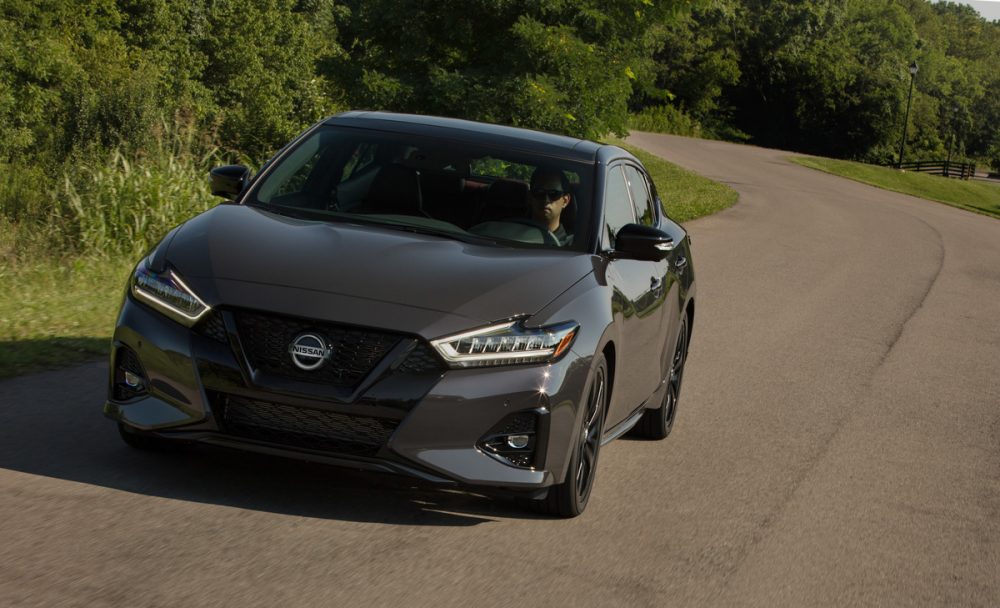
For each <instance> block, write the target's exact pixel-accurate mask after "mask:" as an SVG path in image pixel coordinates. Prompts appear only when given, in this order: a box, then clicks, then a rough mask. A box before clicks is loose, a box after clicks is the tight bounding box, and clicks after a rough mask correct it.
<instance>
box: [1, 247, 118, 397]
mask: <svg viewBox="0 0 1000 608" xmlns="http://www.w3.org/2000/svg"><path fill="white" fill-rule="evenodd" d="M133 263H134V260H132V259H108V258H102V257H97V256H92V257H85V258H77V259H75V260H55V259H53V260H46V259H42V260H39V261H37V262H35V263H32V264H17V265H14V264H10V263H7V262H0V284H3V285H4V286H5V288H4V289H3V290H0V378H3V377H9V376H16V375H19V374H25V373H29V372H35V371H41V370H45V369H51V368H55V367H62V366H65V365H71V364H74V363H80V362H83V361H88V360H93V359H96V358H99V357H103V356H106V355H107V354H108V349H109V344H110V339H111V331H112V329H114V324H115V314H116V313H117V311H118V304H119V302H120V300H121V297H122V293H123V292H124V289H125V280H126V279H127V278H128V274H129V271H130V270H131V268H132V264H133Z"/></svg>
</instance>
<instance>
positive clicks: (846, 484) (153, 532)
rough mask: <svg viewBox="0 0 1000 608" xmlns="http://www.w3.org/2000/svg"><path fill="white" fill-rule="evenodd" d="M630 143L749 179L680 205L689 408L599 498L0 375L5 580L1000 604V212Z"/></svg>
mask: <svg viewBox="0 0 1000 608" xmlns="http://www.w3.org/2000/svg"><path fill="white" fill-rule="evenodd" d="M631 141H632V142H633V143H636V144H638V145H641V146H642V147H645V148H647V149H649V150H651V151H653V152H655V153H657V154H660V155H662V156H664V157H666V158H667V159H669V160H671V161H673V162H676V163H678V164H680V165H682V166H685V167H688V168H690V169H693V170H695V171H697V172H699V173H701V174H703V175H707V176H708V177H711V178H713V179H716V180H719V181H722V182H725V183H728V184H730V185H732V186H733V187H734V188H735V189H737V190H738V191H739V193H740V202H739V203H738V204H737V205H736V206H735V207H733V208H732V209H730V210H728V211H725V212H723V213H721V214H718V215H716V216H713V217H710V218H705V219H702V220H698V221H695V222H691V223H690V225H689V228H690V231H691V233H692V235H693V243H694V248H695V249H694V263H695V266H696V270H697V274H698V280H699V282H700V286H699V296H700V299H699V302H698V312H697V319H696V324H695V330H694V339H693V344H692V350H691V357H690V360H689V367H688V369H687V375H686V377H685V386H684V393H683V398H682V400H681V411H680V413H679V418H678V422H677V426H676V427H675V429H674V432H673V434H672V435H671V437H670V438H669V439H668V440H667V441H665V442H645V441H638V440H629V439H625V440H619V441H617V442H614V443H612V444H610V445H608V446H606V447H605V449H604V451H603V453H602V457H601V462H600V470H599V474H598V478H597V482H596V486H595V489H594V494H593V496H592V498H591V504H590V506H589V507H588V510H587V512H586V513H585V514H584V515H583V516H582V517H580V518H578V519H575V520H570V521H563V520H552V519H540V518H537V517H534V516H531V515H527V514H525V513H523V512H521V511H519V510H518V509H516V508H515V506H514V505H513V504H512V503H508V502H505V501H502V500H492V499H487V498H483V497H477V496H470V495H465V494H456V493H446V492H438V491H434V490H431V489H428V488H425V487H416V486H414V484H413V483H412V482H410V481H407V480H403V479H399V478H395V477H390V476H371V475H361V474H358V473H354V472H351V471H344V470H338V469H331V468H327V467H323V466H318V465H310V464H306V463H298V462H294V461H284V460H278V459H268V458H265V457H259V456H253V455H249V454H240V453H231V452H227V451H223V450H215V449H207V448H206V449H199V450H194V451H190V452H184V453H180V454H173V455H169V454H168V455H163V454H145V453H139V452H136V451H133V450H130V449H128V448H126V447H125V446H124V445H123V444H121V443H120V442H119V440H118V438H117V435H116V432H115V429H114V425H113V424H112V423H111V422H109V421H107V420H105V419H104V418H103V417H102V416H101V415H100V408H101V404H102V399H103V395H104V373H105V366H104V364H100V363H95V364H90V365H85V366H82V367H77V368H73V369H69V370H65V371H59V372H51V373H44V374H38V375H34V376H28V377H23V378H18V379H13V380H9V381H6V382H3V383H0V606H45V607H56V606H88V607H99V606H128V607H142V606H240V607H244V606H247V607H249V606H266V607H274V606H282V607H284V606H347V605H360V606H435V607H438V606H614V605H627V606H668V605H670V606H744V605H745V606H814V605H822V606H850V605H860V606H874V605H884V606H944V605H957V606H997V605H1000V221H997V220H995V219H991V218H987V217H982V216H978V215H974V214H971V213H967V212H964V211H960V210H957V209H953V208H950V207H946V206H943V205H939V204H935V203H930V202H926V201H920V200H918V199H914V198H910V197H907V196H903V195H897V194H893V193H888V192H883V191H879V190H877V189H874V188H870V187H867V186H864V185H861V184H857V183H854V182H850V181H846V180H842V179H839V178H836V177H833V176H829V175H825V174H822V173H818V172H814V171H811V170H809V169H805V168H802V167H798V166H794V165H791V164H789V163H787V162H786V161H784V160H782V159H783V157H784V154H783V153H780V152H775V151H769V150H762V149H758V148H752V147H744V146H734V145H730V144H725V143H720V142H707V141H698V140H690V139H684V138H675V137H665V136H647V135H637V136H634V137H633V138H632V140H631Z"/></svg>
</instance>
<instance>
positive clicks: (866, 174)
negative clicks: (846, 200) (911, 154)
mask: <svg viewBox="0 0 1000 608" xmlns="http://www.w3.org/2000/svg"><path fill="white" fill-rule="evenodd" d="M790 160H791V161H792V162H795V163H798V164H800V165H802V166H804V167H809V168H812V169H818V170H820V171H825V172H826V173H832V174H834V175H839V176H841V177H846V178H849V179H853V180H855V181H859V182H864V183H866V184H869V185H872V186H877V187H879V188H884V189H886V190H892V191H894V192H901V193H903V194H910V195H912V196H917V197H920V198H925V199H928V200H932V201H937V202H939V203H945V204H946V205H951V206H952V207H959V208H961V209H967V210H969V211H975V212H976V213H982V214H983V215H990V216H993V217H996V218H1000V184H992V183H987V182H978V181H973V180H960V179H949V178H944V177H941V176H937V175H929V174H925V173H916V172H908V171H898V170H896V169H891V168H888V167H876V166H873V165H867V164H864V163H857V162H851V161H845V160H834V159H831V158H816V157H804V156H799V157H794V158H791V159H790Z"/></svg>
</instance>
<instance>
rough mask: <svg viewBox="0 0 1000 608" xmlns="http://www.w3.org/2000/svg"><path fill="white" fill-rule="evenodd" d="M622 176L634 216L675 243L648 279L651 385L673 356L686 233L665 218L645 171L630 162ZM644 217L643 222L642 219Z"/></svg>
mask: <svg viewBox="0 0 1000 608" xmlns="http://www.w3.org/2000/svg"><path fill="white" fill-rule="evenodd" d="M625 177H626V178H627V179H628V184H629V193H630V194H631V195H632V201H633V203H634V205H635V208H636V210H637V213H638V214H639V215H640V222H639V223H642V224H644V225H652V226H656V227H657V228H659V229H660V230H663V231H664V232H666V233H667V234H669V235H670V236H671V237H672V238H673V239H674V243H675V247H674V249H672V250H671V251H670V252H669V253H668V255H667V258H666V260H664V261H663V262H662V263H660V264H659V265H658V266H657V270H656V272H657V275H656V277H655V278H652V279H651V281H653V284H654V288H653V289H652V291H651V294H650V297H652V298H654V299H655V300H656V303H655V304H652V305H651V306H655V309H656V313H655V314H656V316H657V318H658V323H659V325H658V329H657V333H656V341H655V342H654V343H652V344H650V347H651V348H652V349H653V350H652V351H651V352H650V353H649V360H650V361H651V362H655V363H657V364H656V365H653V366H651V367H650V368H649V369H648V370H647V371H648V373H650V374H653V380H652V381H653V382H660V381H661V380H663V378H665V377H666V375H667V371H668V369H669V363H670V360H671V357H672V355H673V345H674V341H675V340H676V333H677V328H678V326H679V321H680V314H681V302H680V299H681V289H680V282H679V278H680V273H679V272H678V270H680V271H681V272H683V267H684V265H686V263H687V262H686V260H682V258H683V254H682V253H681V251H682V248H681V247H680V245H681V242H682V241H683V239H684V237H685V236H686V233H685V232H684V230H683V229H682V228H681V227H680V226H679V225H677V224H675V223H674V222H672V221H671V220H670V219H669V218H667V216H666V213H665V212H664V211H663V207H662V204H661V202H660V200H659V197H658V196H657V195H656V188H655V187H654V186H653V181H652V179H650V177H649V174H648V173H646V171H645V170H644V169H643V168H642V167H639V166H638V165H634V164H631V163H628V164H626V166H625ZM644 217H648V218H649V222H650V223H647V222H646V221H644V220H643V219H642V218H644Z"/></svg>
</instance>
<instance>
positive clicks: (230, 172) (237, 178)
mask: <svg viewBox="0 0 1000 608" xmlns="http://www.w3.org/2000/svg"><path fill="white" fill-rule="evenodd" d="M208 179H209V183H210V185H211V188H212V194H214V195H215V196H221V197H223V198H226V199H229V200H233V199H234V198H236V197H237V196H239V195H240V193H241V192H243V189H244V188H246V185H247V183H248V182H249V181H250V169H248V168H246V167H244V166H243V165H224V166H222V167H216V168H214V169H212V170H211V171H209V172H208Z"/></svg>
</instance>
